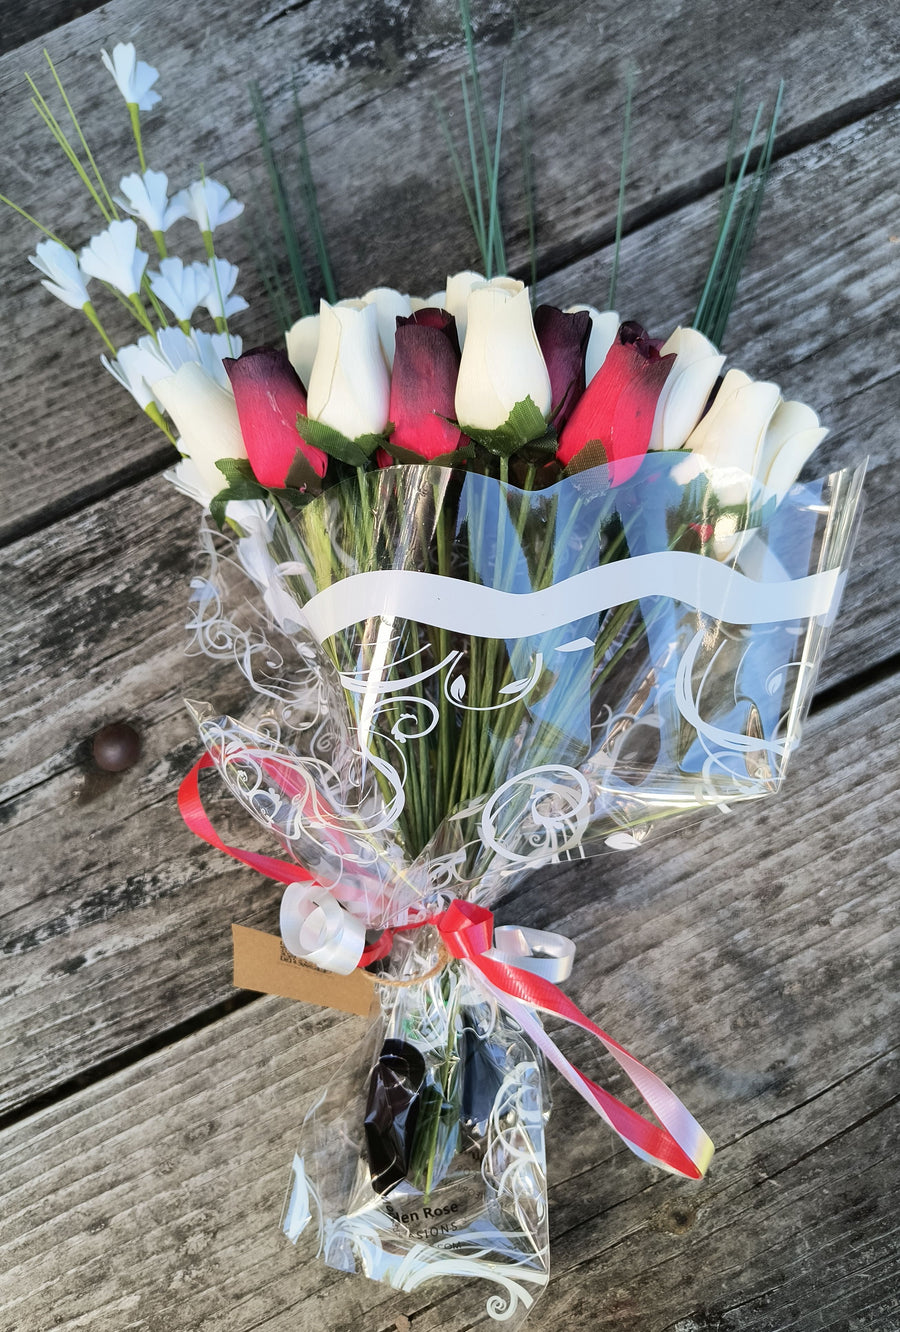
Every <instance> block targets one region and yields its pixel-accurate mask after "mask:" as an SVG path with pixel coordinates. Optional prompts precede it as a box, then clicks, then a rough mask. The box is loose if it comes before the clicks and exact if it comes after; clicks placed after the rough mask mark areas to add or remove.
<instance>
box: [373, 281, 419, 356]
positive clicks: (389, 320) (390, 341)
mask: <svg viewBox="0 0 900 1332" xmlns="http://www.w3.org/2000/svg"><path fill="white" fill-rule="evenodd" d="M363 301H364V302H365V304H366V305H374V306H375V309H376V310H377V311H378V336H379V338H380V339H381V349H382V351H383V352H384V356H385V360H386V361H387V363H388V366H393V364H394V342H395V339H396V336H397V319H398V318H403V317H405V316H407V315H411V314H412V304H411V303H410V299H409V297H408V296H403V295H402V294H401V293H400V292H399V291H394V289H393V287H373V288H372V290H371V291H367V292H366V294H365V295H364V296H363Z"/></svg>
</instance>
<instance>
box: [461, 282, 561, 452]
mask: <svg viewBox="0 0 900 1332" xmlns="http://www.w3.org/2000/svg"><path fill="white" fill-rule="evenodd" d="M466 309H467V315H468V325H467V328H466V338H465V342H464V343H463V353H462V361H461V363H460V367H459V378H458V380H457V383H456V413H455V415H456V419H457V420H458V421H459V423H460V425H461V427H462V428H463V430H465V429H466V428H467V427H472V428H473V429H475V430H499V429H500V427H501V426H504V425H506V422H507V420H508V418H509V414H510V412H511V411H512V409H513V408H514V407H515V406H516V405H517V404H518V403H520V402H524V400H525V399H526V398H531V400H532V402H533V403H534V405H535V406H536V407H537V409H538V411H539V412H540V413H541V415H542V416H543V417H544V418H546V417H547V416H548V415H549V412H550V376H549V375H548V374H547V367H546V365H545V364H544V358H543V356H542V355H541V349H540V347H539V346H538V340H537V337H536V336H535V332H534V321H533V320H532V318H531V304H530V301H529V299H528V292H527V290H526V289H525V287H524V285H523V284H522V283H521V282H513V281H512V280H511V279H510V278H494V279H493V281H491V282H488V283H485V284H484V285H483V286H475V287H473V288H472V291H471V292H470V294H469V300H468V304H467V307H466Z"/></svg>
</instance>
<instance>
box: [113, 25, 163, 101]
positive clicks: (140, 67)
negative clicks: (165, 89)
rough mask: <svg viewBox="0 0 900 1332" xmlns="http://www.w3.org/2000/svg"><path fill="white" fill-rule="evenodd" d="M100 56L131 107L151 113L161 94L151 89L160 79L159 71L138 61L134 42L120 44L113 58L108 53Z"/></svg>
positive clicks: (115, 49)
mask: <svg viewBox="0 0 900 1332" xmlns="http://www.w3.org/2000/svg"><path fill="white" fill-rule="evenodd" d="M100 56H101V58H102V60H103V63H104V65H105V66H106V68H107V69H108V70H109V72H110V74H111V75H112V76H113V78H114V79H115V81H116V87H117V88H118V89H119V92H120V93H121V94H122V96H123V97H124V98H125V101H126V102H127V103H128V104H129V106H136V107H138V109H139V110H141V111H149V110H150V108H151V107H152V106H155V105H156V103H157V102H158V101H159V100H160V98H159V93H157V92H151V88H152V87H153V84H154V83H155V82H156V80H157V79H158V78H159V71H158V70H155V69H154V68H153V66H152V65H148V64H145V62H144V61H143V60H138V58H137V52H136V51H135V49H134V42H119V44H118V45H117V46H114V47H113V53H112V58H110V56H109V54H108V53H107V52H106V51H101V52H100Z"/></svg>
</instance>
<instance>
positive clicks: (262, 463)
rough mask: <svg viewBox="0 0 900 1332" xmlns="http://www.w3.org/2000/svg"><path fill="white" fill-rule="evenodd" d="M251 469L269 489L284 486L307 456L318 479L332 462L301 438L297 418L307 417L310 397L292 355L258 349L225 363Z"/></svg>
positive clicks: (268, 349)
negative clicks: (299, 455) (298, 461)
mask: <svg viewBox="0 0 900 1332" xmlns="http://www.w3.org/2000/svg"><path fill="white" fill-rule="evenodd" d="M223 364H224V366H225V369H226V371H227V372H228V378H229V379H230V380H231V387H232V389H233V390H234V400H235V402H236V403H237V411H238V420H239V421H240V423H241V434H242V435H243V437H244V447H245V448H246V450H247V457H248V458H249V459H250V466H251V467H252V468H253V474H254V476H255V477H256V479H257V481H260V482H261V483H262V484H263V485H264V486H274V487H276V488H277V487H281V486H283V485H284V484H285V481H286V479H287V474H288V472H289V471H290V469H291V465H292V463H293V462H294V459H295V458H296V456H297V451H298V449H299V451H300V452H301V453H302V454H303V456H304V457H305V458H306V460H307V462H308V463H309V465H310V466H311V467H312V469H313V471H314V472H315V474H316V476H324V475H325V469H326V467H327V466H328V458H327V456H326V454H324V453H322V451H321V450H320V449H314V448H312V447H311V446H310V445H309V444H307V443H305V441H304V440H303V439H301V438H300V436H299V435H298V433H297V416H298V415H302V416H305V415H306V392H305V390H304V388H303V385H302V384H301V382H300V379H299V378H298V376H297V372H296V371H295V370H294V368H293V366H292V365H291V363H290V361H289V360H288V358H287V353H286V352H284V351H278V350H276V349H275V348H274V347H255V348H253V349H252V350H251V351H247V352H244V354H243V356H239V357H238V358H237V359H236V360H232V359H231V358H226V359H225V360H224V361H223Z"/></svg>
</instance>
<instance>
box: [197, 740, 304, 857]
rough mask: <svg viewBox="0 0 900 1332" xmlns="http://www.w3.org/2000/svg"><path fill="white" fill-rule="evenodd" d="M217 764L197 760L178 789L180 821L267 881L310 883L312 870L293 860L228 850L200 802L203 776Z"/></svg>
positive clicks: (205, 758) (233, 848)
mask: <svg viewBox="0 0 900 1332" xmlns="http://www.w3.org/2000/svg"><path fill="white" fill-rule="evenodd" d="M215 766H216V765H215V760H214V759H213V758H212V755H210V754H204V755H203V756H202V757H201V758H199V759H198V760H197V762H196V763H195V764H194V766H193V767H192V768H191V770H190V772H189V773H188V774H187V776H186V777H185V778H184V780H183V781H182V783H181V785H180V786H179V788H178V808H179V810H180V811H181V817H182V818H183V819H184V821H185V823H186V824H187V826H188V827H189V828H190V830H191V832H192V833H193V834H194V836H195V837H199V838H200V839H201V841H204V842H208V843H209V845H210V846H214V847H215V848H216V850H217V851H224V852H225V854H226V856H231V857H232V858H233V859H234V860H239V861H240V862H241V864H243V865H249V866H250V868H251V869H255V870H258V872H259V873H260V874H265V876H266V878H268V879H277V880H278V882H279V883H303V882H304V881H305V880H307V879H311V878H312V875H311V874H310V872H309V870H305V869H304V868H303V866H302V865H295V864H294V863H293V862H292V861H290V860H278V859H277V858H276V857H275V856H263V855H260V854H258V853H257V852H256V851H242V850H241V849H240V848H239V847H236V846H228V845H227V843H225V842H223V841H222V839H221V837H220V836H219V834H218V833H217V832H216V830H215V828H214V827H213V826H212V824H211V823H210V820H209V815H208V814H207V812H206V810H205V809H204V808H203V801H202V800H201V799H200V773H201V772H203V771H204V769H205V768H214V767H215Z"/></svg>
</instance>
